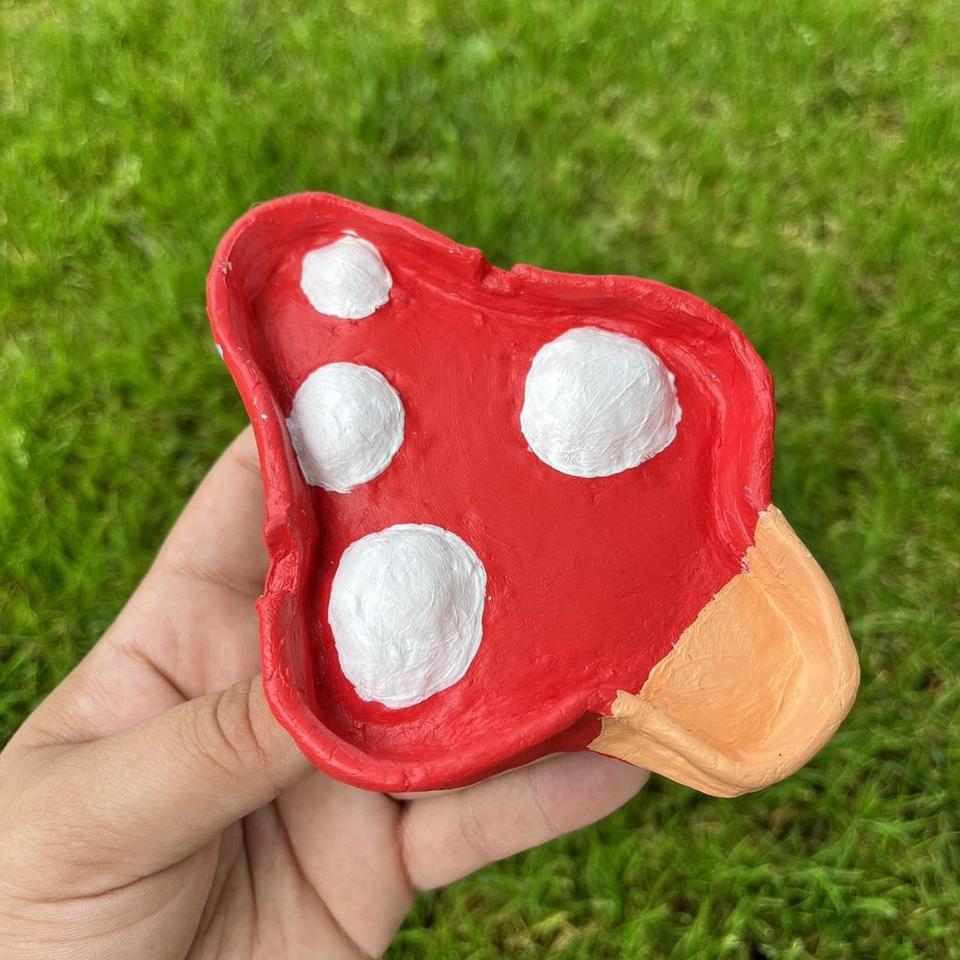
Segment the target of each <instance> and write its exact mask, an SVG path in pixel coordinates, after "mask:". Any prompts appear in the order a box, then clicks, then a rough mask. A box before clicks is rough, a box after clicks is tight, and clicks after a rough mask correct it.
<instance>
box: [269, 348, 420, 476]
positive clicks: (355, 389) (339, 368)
mask: <svg viewBox="0 0 960 960" xmlns="http://www.w3.org/2000/svg"><path fill="white" fill-rule="evenodd" d="M287 429H288V430H289V431H290V439H291V441H292V442H293V447H294V449H295V450H296V452H297V458H298V459H299V461H300V469H301V470H303V475H304V477H305V478H306V480H307V483H311V484H313V485H314V486H320V487H323V488H324V489H325V490H332V491H334V492H335V493H349V491H350V490H352V489H353V488H354V487H355V486H357V484H360V483H365V482H366V481H367V480H372V479H373V478H374V477H376V476H378V475H379V474H381V473H383V471H384V470H386V468H387V466H388V464H389V463H390V461H391V460H392V459H393V456H394V454H395V453H396V452H397V451H398V450H399V449H400V444H401V443H403V404H402V403H401V401H400V397H399V396H398V395H397V391H396V390H394V389H393V387H391V386H390V384H389V383H387V381H386V379H385V378H384V376H383V374H382V373H380V372H379V371H377V370H374V369H372V368H371V367H362V366H360V365H358V364H356V363H328V364H327V365H326V366H323V367H319V368H318V369H316V370H314V371H313V373H311V374H310V376H309V377H307V379H306V380H304V381H303V384H302V385H301V387H300V389H299V390H298V391H297V394H296V396H295V397H294V398H293V409H292V410H291V411H290V417H289V419H288V420H287Z"/></svg>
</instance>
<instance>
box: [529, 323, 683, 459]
mask: <svg viewBox="0 0 960 960" xmlns="http://www.w3.org/2000/svg"><path fill="white" fill-rule="evenodd" d="M679 422H680V404H679V403H678V402H677V393H676V389H675V388H674V378H673V374H672V373H671V372H670V371H669V370H668V369H667V368H666V367H665V366H664V365H663V363H662V362H661V361H660V359H659V357H657V355H656V354H655V353H653V352H652V351H651V350H650V349H648V348H647V347H646V346H645V345H644V344H643V343H641V342H640V341H639V340H636V339H634V338H633V337H625V336H622V335H621V334H619V333H609V332H608V331H606V330H599V329H597V328H596V327H578V328H576V329H573V330H568V331H567V332H566V333H564V334H562V335H561V336H559V337H557V339H556V340H552V341H551V342H550V343H548V344H546V345H545V346H543V347H541V348H540V350H539V351H538V352H537V355H536V356H535V357H534V358H533V363H532V364H531V365H530V371H529V373H528V374H527V381H526V387H525V390H524V398H523V409H522V411H521V412H520V429H521V430H522V431H523V435H524V436H525V437H526V438H527V442H528V443H529V444H530V448H531V449H532V450H533V452H534V453H535V454H536V455H537V456H538V457H539V458H540V459H541V460H542V461H543V462H544V463H546V464H549V466H551V467H553V468H554V469H555V470H559V471H560V472H561V473H567V474H570V475H571V476H574V477H608V476H610V475H611V474H614V473H620V472H621V471H622V470H629V469H630V468H631V467H635V466H637V465H638V464H641V463H643V461H644V460H649V459H650V458H651V457H652V456H655V455H656V454H658V453H660V451H661V450H663V449H665V448H666V447H667V446H669V445H670V443H671V442H672V441H673V438H674V437H675V436H676V434H677V424H678V423H679Z"/></svg>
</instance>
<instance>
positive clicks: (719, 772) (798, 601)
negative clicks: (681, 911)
mask: <svg viewBox="0 0 960 960" xmlns="http://www.w3.org/2000/svg"><path fill="white" fill-rule="evenodd" d="M859 678H860V668H859V664H858V662H857V655H856V651H855V650H854V647H853V642H852V641H851V639H850V633H849V631H848V629H847V625H846V622H845V621H844V618H843V612H842V611H841V609H840V604H839V602H838V600H837V596H836V594H835V593H834V591H833V587H832V586H831V585H830V581H829V580H828V579H827V577H826V575H825V574H824V573H823V571H822V570H821V569H820V567H819V565H818V564H817V562H816V560H814V558H813V557H812V556H811V555H810V553H809V551H808V550H807V549H806V547H804V545H803V544H802V543H801V542H800V539H799V538H798V537H797V535H796V534H795V533H794V532H793V530H792V529H791V527H790V525H789V524H788V523H787V521H786V518H785V517H784V516H783V514H782V513H781V512H780V511H779V510H777V508H776V507H770V508H769V509H768V510H766V511H764V512H763V513H762V514H761V515H760V517H759V519H758V521H757V529H756V539H755V545H754V546H752V547H750V549H749V550H747V555H746V569H745V570H744V572H743V573H740V574H738V575H737V576H735V577H734V578H733V579H732V580H731V581H730V582H729V583H728V584H726V586H724V587H723V589H722V590H720V592H719V593H718V594H717V595H716V596H715V597H714V598H713V599H712V600H711V601H710V602H709V603H708V604H707V605H706V606H705V607H704V608H703V610H701V611H700V614H699V616H698V617H697V619H696V620H695V621H694V623H693V624H691V626H690V627H688V628H687V629H686V630H685V631H684V632H683V634H682V635H681V636H680V639H679V640H678V641H677V644H676V646H675V647H674V648H673V650H672V651H671V652H670V653H669V654H668V655H667V656H666V657H665V658H664V659H663V660H661V661H660V663H658V664H657V665H656V667H654V669H653V670H652V671H651V672H650V676H649V677H648V679H647V682H646V683H645V684H644V685H643V688H642V689H641V690H640V692H639V693H636V694H634V693H627V692H625V691H620V693H619V694H618V696H617V698H616V700H615V701H614V703H613V707H612V714H613V715H612V716H611V717H605V718H604V720H603V728H602V730H601V733H600V735H599V736H598V737H597V738H596V739H595V740H594V741H593V742H592V743H591V744H590V749H591V750H596V751H597V752H599V753H605V754H608V755H610V756H614V757H619V758H620V759H621V760H626V761H628V762H629V763H633V764H636V765H637V766H641V767H646V768H647V769H649V770H653V771H654V772H656V773H661V774H663V775H664V776H667V777H669V778H670V779H671V780H676V781H678V782H679V783H684V784H687V785H688V786H691V787H695V788H696V789H697V790H701V791H703V792H704V793H709V794H712V795H713V796H716V797H734V796H738V795H739V794H742V793H749V792H750V791H753V790H759V789H761V788H762V787H765V786H767V785H768V784H771V783H774V782H776V781H777V780H781V779H783V778H784V777H786V776H789V775H790V774H791V773H793V772H794V771H795V770H797V769H798V768H799V767H801V766H803V764H804V763H806V762H807V760H809V759H810V757H812V756H813V755H814V754H815V753H816V752H817V750H819V749H820V747H822V746H823V745H824V744H825V743H826V742H827V740H829V739H830V737H831V735H832V734H833V732H834V731H835V730H836V729H837V727H838V726H839V724H840V722H841V721H842V720H843V718H844V717H845V716H846V715H847V712H848V711H849V709H850V707H851V705H852V704H853V699H854V696H855V695H856V691H857V685H858V683H859Z"/></svg>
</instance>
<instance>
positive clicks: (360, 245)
mask: <svg viewBox="0 0 960 960" xmlns="http://www.w3.org/2000/svg"><path fill="white" fill-rule="evenodd" d="M392 286H393V278H392V277H391V276H390V271H389V270H388V269H387V267H386V265H385V264H384V262H383V260H382V258H381V257H380V253H379V251H378V250H377V248H376V247H375V246H374V245H373V244H372V243H370V242H369V241H368V240H363V239H361V238H360V237H357V236H353V235H351V236H344V237H341V238H340V239H339V240H335V241H334V242H333V243H328V244H327V245H326V246H325V247H317V248H316V249H315V250H311V251H310V252H309V253H308V254H307V255H306V256H305V257H304V258H303V263H302V265H301V270H300V289H301V290H303V292H304V294H305V295H306V297H307V299H308V300H309V301H310V303H311V305H312V306H313V309H314V310H317V311H318V312H319V313H325V314H327V316H331V317H339V318H341V319H343V320H360V319H362V318H363V317H369V316H370V314H371V313H373V312H374V311H375V310H376V309H377V308H378V307H382V306H383V305H384V304H385V303H386V302H387V301H388V300H389V299H390V288H391V287H392Z"/></svg>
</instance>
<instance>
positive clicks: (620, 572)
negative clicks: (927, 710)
mask: <svg viewBox="0 0 960 960" xmlns="http://www.w3.org/2000/svg"><path fill="white" fill-rule="evenodd" d="M208 309H209V314H210V320H211V323H212V326H213V332H214V336H215V338H216V341H217V344H218V348H219V350H220V352H221V354H222V356H223V359H224V361H225V362H226V364H227V367H228V368H229V370H230V372H231V374H232V375H233V377H234V380H235V381H236V383H237V387H238V388H239V391H240V394H241V396H242V398H243V401H244V404H245V405H246V408H247V412H248V413H249V415H250V419H251V421H252V423H253V426H254V430H255V432H256V437H257V443H258V446H259V450H260V459H261V467H262V472H263V482H264V488H265V492H266V525H265V538H266V544H267V548H268V551H269V555H270V571H269V574H268V577H267V582H266V586H265V590H264V595H263V597H262V598H261V599H260V601H259V603H258V609H259V615H260V627H261V638H262V662H263V675H264V684H265V687H266V690H267V694H268V696H269V699H270V703H271V705H272V707H273V710H274V712H275V713H276V716H277V717H278V719H279V720H280V721H281V723H283V724H284V726H285V727H286V728H287V729H288V730H289V731H290V733H291V734H292V735H293V737H294V738H295V739H296V741H297V743H298V744H299V745H300V747H301V748H302V749H303V751H304V752H305V753H306V754H307V756H309V757H310V759H311V760H312V761H313V762H314V763H315V764H316V765H317V766H319V767H320V768H322V769H323V770H326V771H327V772H329V773H330V774H332V775H333V776H335V777H338V778H340V779H342V780H345V781H347V782H349V783H353V784H356V785H358V786H361V787H367V788H371V789H375V790H389V791H411V790H426V789H433V788H441V787H454V786H459V785H462V784H466V783H470V782H472V781H475V780H478V779H480V778H482V777H485V776H488V775H490V774H493V773H496V772H498V771H501V770H504V769H506V768H509V767H513V766H516V765H519V764H522V763H526V762H529V761H531V760H534V759H536V758H538V757H541V756H543V755H545V754H549V753H554V752H557V751H564V750H577V749H583V748H589V749H591V750H595V751H598V752H600V753H604V754H608V755H610V756H614V757H619V758H621V759H623V760H626V761H629V762H630V763H635V764H638V765H641V766H644V767H648V768H650V769H652V770H654V771H657V772H659V773H662V774H665V775H666V776H668V777H671V778H672V779H674V780H678V781H680V782H681V783H685V784H689V785H691V786H693V787H696V788H697V789H699V790H702V791H704V792H706V793H710V794H714V795H717V796H733V795H736V794H739V793H743V792H746V791H750V790H756V789H759V788H761V787H763V786H765V785H766V784H769V783H771V782H773V781H775V780H778V779H780V778H782V777H784V776H786V775H788V774H789V773H791V772H792V771H794V770H796V769H797V768H798V767H799V766H800V765H802V764H803V763H804V762H805V761H806V760H807V759H808V758H809V757H811V756H812V755H813V753H814V752H815V751H816V750H817V749H818V748H819V747H820V746H822V745H823V744H824V743H825V742H826V740H827V739H828V738H829V737H830V735H831V734H832V733H833V731H834V730H835V729H836V727H837V725H838V724H839V723H840V721H841V720H842V719H843V717H844V715H845V714H846V713H847V711H848V709H849V707H850V705H851V702H852V700H853V697H854V693H855V691H856V687H857V682H858V666H857V660H856V656H855V654H854V650H853V646H852V644H851V641H850V636H849V633H848V631H847V628H846V625H845V623H844V619H843V615H842V613H841V611H840V607H839V605H838V603H837V598H836V596H835V594H834V592H833V590H832V588H831V586H830V583H829V582H828V580H827V578H826V577H825V576H824V574H823V572H822V571H821V570H820V568H819V567H818V565H817V563H816V562H815V561H814V559H813V557H811V555H810V554H809V553H808V552H807V550H806V549H805V548H804V546H803V544H802V543H801V542H800V541H799V540H798V539H797V537H796V535H795V534H794V532H793V531H792V530H791V528H790V526H789V525H788V524H787V521H786V520H785V519H784V517H783V515H782V514H781V513H780V511H779V510H777V509H776V507H774V506H772V505H771V503H770V467H771V460H772V456H773V418H774V404H773V392H772V385H771V381H770V377H769V374H768V372H767V370H766V368H765V367H764V365H763V363H762V362H761V360H760V359H759V358H758V356H757V354H756V353H755V352H754V350H753V349H752V347H751V346H750V344H749V343H748V342H747V341H746V339H745V338H744V336H743V334H742V333H740V331H739V330H738V329H737V328H736V327H735V326H734V324H733V323H732V322H731V321H730V320H729V319H727V317H725V316H724V315H723V314H721V313H720V312H718V311H717V310H715V309H714V308H713V307H710V306H709V305H708V304H706V303H704V302H703V301H702V300H699V299H697V298H696V297H694V296H691V295H690V294H688V293H683V292H681V291H679V290H675V289H671V288H670V287H666V286H664V285H662V284H659V283H655V282H653V281H650V280H640V279H637V278H634V277H620V276H616V277H613V276H603V277H589V276H577V275H572V274H563V273H551V272H549V271H546V270H538V269H534V268H533V267H528V266H523V265H518V266H515V267H513V268H512V269H511V270H509V271H504V270H500V269H498V268H496V267H493V266H491V265H490V264H489V263H487V262H486V261H485V260H484V258H483V256H482V255H481V254H480V252H479V251H477V250H474V249H471V248H469V247H462V246H460V245H458V244H456V243H454V242H453V241H451V240H449V239H447V238H446V237H444V236H441V235H440V234H437V233H434V232H433V231H431V230H428V229H426V228H424V227H422V226H420V225H418V224H416V223H414V222H412V221H410V220H407V219H404V218H403V217H399V216H396V215H394V214H390V213H384V212H383V211H380V210H375V209H371V208H369V207H365V206H362V205H360V204H358V203H352V202H350V201H347V200H343V199H340V198H337V197H333V196H329V195H325V194H302V195H299V196H293V197H287V198H284V199H281V200H276V201H273V202H271V203H266V204H263V205H260V206H257V207H255V208H254V209H252V210H251V211H250V212H249V213H247V214H246V215H245V216H244V217H243V218H241V219H240V220H239V221H238V222H237V223H236V224H235V225H234V226H233V227H232V228H231V230H230V231H229V232H228V233H227V235H226V236H225V237H224V239H223V241H222V243H221V244H220V247H219V249H218V251H217V254H216V259H215V261H214V264H213V267H212V270H211V272H210V277H209V283H208Z"/></svg>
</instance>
